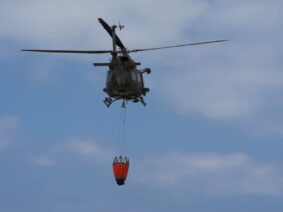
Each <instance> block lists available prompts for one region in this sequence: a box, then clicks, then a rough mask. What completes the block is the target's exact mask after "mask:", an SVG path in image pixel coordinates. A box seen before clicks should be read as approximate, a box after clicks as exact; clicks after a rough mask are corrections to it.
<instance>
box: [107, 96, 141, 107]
mask: <svg viewBox="0 0 283 212" xmlns="http://www.w3.org/2000/svg"><path fill="white" fill-rule="evenodd" d="M117 100H123V103H122V107H123V106H124V104H125V101H128V99H122V98H111V97H105V99H104V100H103V102H104V104H105V105H106V106H107V107H110V105H111V104H112V103H113V102H115V101H117ZM130 101H133V102H134V103H137V102H140V103H142V104H143V106H146V102H145V101H144V99H143V98H142V97H137V98H135V99H130Z"/></svg>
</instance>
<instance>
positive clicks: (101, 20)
mask: <svg viewBox="0 0 283 212" xmlns="http://www.w3.org/2000/svg"><path fill="white" fill-rule="evenodd" d="M98 21H99V23H100V24H101V25H102V26H103V28H104V29H105V30H106V31H107V32H108V34H109V35H110V37H111V38H112V29H111V27H110V26H109V25H108V24H107V23H106V22H105V21H104V20H103V19H102V18H98ZM116 44H117V46H119V47H120V48H121V49H126V47H125V46H124V44H123V43H122V41H121V40H120V38H119V37H118V35H116Z"/></svg>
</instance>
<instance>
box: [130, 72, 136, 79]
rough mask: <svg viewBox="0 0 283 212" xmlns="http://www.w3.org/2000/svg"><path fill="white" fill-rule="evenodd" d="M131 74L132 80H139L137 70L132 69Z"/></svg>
mask: <svg viewBox="0 0 283 212" xmlns="http://www.w3.org/2000/svg"><path fill="white" fill-rule="evenodd" d="M131 76H132V80H134V81H137V75H136V72H134V71H131Z"/></svg>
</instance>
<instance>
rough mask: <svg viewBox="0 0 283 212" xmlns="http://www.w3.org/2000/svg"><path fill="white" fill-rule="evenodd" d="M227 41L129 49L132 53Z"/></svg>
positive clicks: (216, 41) (218, 41)
mask: <svg viewBox="0 0 283 212" xmlns="http://www.w3.org/2000/svg"><path fill="white" fill-rule="evenodd" d="M225 41H228V40H214V41H205V42H198V43H188V44H181V45H175V46H163V47H156V48H147V49H133V50H129V51H128V52H129V53H130V52H141V51H149V50H158V49H169V48H176V47H184V46H195V45H202V44H209V43H220V42H225Z"/></svg>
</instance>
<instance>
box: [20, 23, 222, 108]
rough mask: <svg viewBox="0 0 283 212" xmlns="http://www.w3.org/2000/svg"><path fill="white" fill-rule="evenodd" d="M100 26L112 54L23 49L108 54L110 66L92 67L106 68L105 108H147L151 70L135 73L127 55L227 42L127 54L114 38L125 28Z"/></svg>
mask: <svg viewBox="0 0 283 212" xmlns="http://www.w3.org/2000/svg"><path fill="white" fill-rule="evenodd" d="M98 21H99V23H100V24H101V25H102V26H103V28H104V29H105V30H106V31H107V33H108V34H109V35H110V37H111V38H112V45H113V47H112V50H47V49H22V51H26V52H45V53H76V54H111V55H112V58H111V60H110V62H105V63H93V65H94V66H98V67H102V66H108V67H109V70H108V72H107V76H106V87H105V88H104V89H103V91H104V92H105V93H106V94H107V95H108V96H107V97H105V99H104V103H105V105H106V106H107V107H110V105H111V104H112V103H113V102H114V101H117V100H123V105H122V106H125V102H128V101H132V102H134V103H137V102H140V103H142V104H143V105H144V106H146V102H145V100H144V96H145V95H146V94H147V93H148V92H149V88H147V87H145V86H144V78H143V75H144V74H145V73H146V74H150V73H151V69H150V68H144V69H138V68H137V66H140V65H141V63H140V62H136V61H134V60H133V59H132V58H131V57H130V53H136V52H141V51H150V50H159V49H168V48H176V47H184V46H194V45H203V44H210V43H219V42H224V41H227V40H214V41H205V42H197V43H188V44H181V45H173V46H163V47H154V48H143V49H132V50H128V49H127V48H126V47H125V46H124V44H123V43H122V41H121V40H120V38H119V37H118V35H117V34H116V29H117V28H118V29H120V30H122V29H123V28H124V26H122V25H120V23H119V25H118V26H117V25H112V26H111V27H110V25H109V24H108V23H107V22H106V21H104V20H103V19H102V18H98ZM117 47H118V48H119V49H117Z"/></svg>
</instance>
